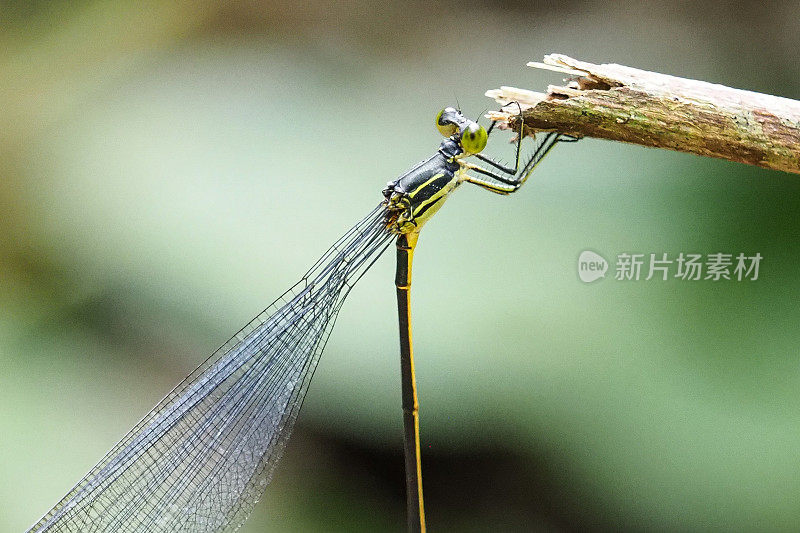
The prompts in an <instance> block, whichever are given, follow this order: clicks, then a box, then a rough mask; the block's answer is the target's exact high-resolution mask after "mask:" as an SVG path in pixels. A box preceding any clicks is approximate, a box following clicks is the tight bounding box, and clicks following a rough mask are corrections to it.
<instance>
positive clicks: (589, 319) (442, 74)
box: [0, 0, 800, 532]
mask: <svg viewBox="0 0 800 533" xmlns="http://www.w3.org/2000/svg"><path fill="white" fill-rule="evenodd" d="M0 16H1V17H2V29H1V30H0V43H2V50H3V52H2V54H1V55H0V79H1V80H2V81H0V365H1V366H0V479H1V480H2V481H3V482H2V483H0V531H9V532H13V531H22V530H24V529H25V528H26V527H28V526H29V525H30V524H32V523H33V522H35V521H36V520H37V519H38V518H39V516H41V515H42V514H43V513H44V512H45V511H46V510H47V509H49V508H50V507H51V506H52V505H53V504H54V503H56V501H58V500H59V499H60V498H61V497H62V496H63V495H64V494H65V493H66V491H67V490H68V489H69V488H70V487H71V486H72V485H73V484H74V483H75V482H77V481H78V480H79V479H80V478H81V476H83V474H84V473H85V472H86V471H87V470H88V469H89V468H90V467H91V466H92V465H93V464H94V463H95V462H96V461H97V460H99V459H100V458H101V457H102V455H103V454H104V453H105V452H106V451H107V450H108V449H109V448H110V447H111V446H112V445H113V444H114V443H115V442H116V441H117V440H118V439H119V438H120V437H122V435H124V433H125V432H126V431H127V430H128V429H129V428H130V427H131V426H132V425H133V424H134V423H135V422H136V421H137V420H138V419H139V418H140V417H141V416H142V415H144V414H145V413H146V412H147V410H148V409H149V408H150V407H151V406H152V405H154V404H155V403H156V402H157V401H158V400H159V399H160V398H161V397H162V396H163V395H164V394H165V393H166V392H167V391H168V390H170V389H171V387H172V386H173V385H174V384H175V383H177V382H178V381H179V380H180V379H181V378H182V377H183V376H184V375H185V374H187V373H188V372H189V371H190V370H192V369H193V368H194V366H196V365H197V364H198V363H200V362H201V361H202V360H203V359H205V357H206V356H207V355H208V354H209V353H211V352H212V351H213V350H214V349H215V348H216V347H217V346H218V345H219V344H221V343H222V342H223V341H225V340H226V339H227V338H228V336H229V335H230V334H231V333H233V332H234V331H236V330H237V329H238V328H239V327H240V326H241V325H242V324H244V323H245V322H247V321H248V320H249V319H250V318H251V317H252V316H254V315H255V314H256V313H257V312H259V311H260V310H261V309H262V308H263V307H265V306H266V305H267V304H268V303H269V302H271V301H272V300H273V299H274V298H275V297H276V296H277V295H279V294H280V293H282V292H283V290H284V289H285V288H286V287H288V286H289V285H291V284H292V283H293V282H294V281H295V280H296V279H297V278H298V276H299V275H301V274H302V273H303V272H305V270H306V269H307V267H308V266H310V265H311V264H312V263H313V262H314V261H315V260H316V259H317V257H318V255H319V254H321V253H322V252H323V251H324V250H325V249H326V248H327V246H328V245H329V244H330V243H331V242H333V241H334V240H335V239H336V238H337V237H338V236H339V235H340V234H341V233H342V232H343V231H344V230H345V229H347V228H348V227H349V226H350V225H351V224H352V223H354V222H355V221H356V220H358V219H359V218H360V217H361V216H363V214H365V213H366V212H367V211H369V210H370V209H371V208H372V206H374V205H375V204H376V202H377V201H379V199H380V190H381V188H382V187H383V186H384V184H385V183H386V181H388V180H390V179H392V178H394V177H395V176H396V175H398V174H399V173H401V172H402V171H404V170H405V169H406V168H408V167H409V166H410V165H412V164H413V163H415V162H416V161H418V160H420V159H422V158H423V157H426V156H427V155H428V154H430V153H431V152H432V151H433V150H434V149H435V148H436V146H437V145H438V142H439V139H440V137H439V134H438V133H437V131H436V129H435V128H434V126H433V119H434V117H435V114H436V113H437V112H438V110H439V109H441V108H442V107H444V106H445V105H452V104H454V103H455V102H456V101H458V102H459V103H460V106H461V108H462V109H463V110H465V111H466V112H467V113H469V114H471V115H473V116H477V115H478V114H479V113H481V112H482V111H483V110H485V109H486V108H487V107H488V108H493V107H495V105H494V103H493V102H491V101H489V100H488V99H486V98H485V97H484V96H483V93H484V91H485V90H486V89H490V88H495V87H498V86H500V85H516V86H519V87H525V88H531V89H537V90H541V89H543V88H544V87H545V86H546V85H547V84H548V83H559V82H560V77H559V76H558V75H554V74H552V73H545V72H539V71H535V70H533V69H529V68H526V67H525V62H526V61H529V60H541V57H542V56H543V55H544V54H546V53H550V52H561V53H565V54H568V55H571V56H573V57H576V58H579V59H583V60H587V61H593V62H598V63H599V62H616V63H621V64H627V65H630V66H635V67H639V68H644V69H650V70H656V71H660V72H665V73H671V74H676V75H680V76H685V77H691V78H700V79H705V80H708V81H712V82H718V83H723V84H727V85H732V86H736V87H741V88H745V89H751V90H756V91H762V92H767V93H772V94H779V95H782V96H787V97H790V98H799V97H800V61H798V56H797V50H798V49H800V7H799V6H798V4H797V3H796V2H771V3H769V4H761V3H752V4H742V3H738V2H730V3H725V2H666V3H659V4H658V5H656V4H655V3H652V4H647V3H645V4H640V3H638V2H629V1H621V2H614V3H594V2H582V1H569V0H566V1H563V0H562V1H561V2H537V3H531V4H528V3H526V2H520V1H516V2H466V3H465V2H458V3H443V4H429V3H427V2H421V1H416V0H412V1H410V2H402V3H397V4H388V5H387V4H385V3H381V2H374V1H373V2H366V3H365V2H344V3H341V2H328V1H325V0H321V1H318V0H312V1H309V2H304V3H299V4H295V3H292V2H285V3H282V2H267V3H262V2H256V1H248V0H234V1H222V0H201V1H194V2H188V1H186V2H175V3H162V2H152V1H148V2H129V1H123V2H91V1H83V2H68V1H49V2H45V1H33V2H20V3H17V2H2V3H0ZM507 138H508V134H507V133H501V134H499V135H498V136H497V138H494V140H493V144H492V145H491V147H490V151H491V152H492V153H498V152H500V153H503V154H505V158H506V159H510V157H511V151H510V150H511V149H510V147H508V146H506V145H505V143H504V142H503V141H504V139H507ZM799 209H800V180H798V177H797V176H794V175H789V174H782V173H779V172H771V171H766V170H761V169H757V168H750V167H746V166H743V165H736V164H732V163H728V162H724V161H717V160H708V159H702V158H699V157H695V156H690V155H685V154H679V153H672V152H667V151H657V150H651V149H645V148H641V147H636V146H625V145H621V144H615V143H610V142H601V141H595V140H584V141H582V142H580V143H577V144H573V145H564V146H560V147H558V149H557V150H554V152H553V154H552V155H551V156H550V157H549V158H548V159H547V160H546V161H545V162H544V163H543V164H542V165H541V167H540V169H539V170H538V171H537V173H536V174H535V177H534V178H533V179H532V180H531V181H530V182H529V183H528V184H527V185H526V187H525V188H524V189H523V190H522V191H521V192H520V193H519V194H517V195H515V196H513V197H508V198H503V197H499V196H495V195H491V194H488V193H486V192H484V191H481V190H478V189H475V188H469V187H464V188H462V189H461V190H460V191H459V192H458V194H457V195H455V197H454V198H453V199H452V200H451V201H450V202H448V205H447V207H446V208H445V209H443V210H442V211H441V213H440V214H439V215H438V216H437V217H436V218H437V220H436V221H435V222H433V223H431V224H430V225H429V226H428V227H426V230H425V232H424V233H423V237H422V239H421V240H420V247H419V249H418V252H417V262H416V266H415V278H414V281H415V290H414V302H413V306H414V307H413V309H414V320H415V328H416V329H415V342H416V348H417V366H418V379H419V388H420V399H421V403H422V418H421V420H422V437H423V441H424V448H423V454H424V457H423V458H424V470H425V489H426V493H425V498H426V504H427V512H428V522H429V527H430V529H431V531H485V530H489V529H494V530H500V531H535V530H547V531H572V530H609V529H615V530H626V531H638V530H641V531H644V530H647V531H653V530H664V531H674V530H725V531H733V530H741V531H753V530H762V531H778V530H787V531H791V530H795V531H796V530H798V529H800V505H799V504H798V503H799V502H800V394H799V393H798V390H800V353H798V346H800V343H798V328H797V324H798V319H800V309H798V306H797V295H798V288H799V285H800V282H799V281H798V276H797V272H798V270H797V264H798V261H800V250H798V247H797V242H798V236H799V234H800V222H798V219H797V212H798V210H799ZM585 249H591V250H595V251H597V252H600V253H601V254H603V255H605V257H606V258H607V259H610V260H613V258H614V257H615V255H616V254H617V253H620V252H639V253H646V254H649V253H661V252H669V253H670V254H677V253H678V252H701V253H713V252H720V251H722V252H729V253H738V252H745V253H748V254H754V253H756V252H759V253H761V254H762V255H763V256H764V259H763V261H762V265H761V272H760V279H759V280H758V281H756V282H735V281H729V282H717V283H713V282H685V281H679V280H670V281H667V282H661V281H651V282H645V281H639V282H628V283H625V282H620V281H615V280H613V279H611V278H609V279H605V280H603V281H599V282H597V283H594V284H591V285H586V284H583V283H581V282H580V281H579V279H578V277H577V272H576V260H577V257H578V254H579V253H580V252H581V251H583V250H585ZM392 280H393V261H392V257H391V254H387V256H385V257H384V258H383V259H382V260H381V261H380V262H379V263H378V264H377V265H376V266H375V267H374V268H373V270H372V271H371V272H370V273H369V274H368V275H366V276H365V277H364V278H363V279H362V281H361V282H360V284H359V286H357V288H356V289H355V290H354V291H353V293H352V294H351V296H350V298H349V301H348V302H347V304H346V305H345V307H344V309H343V311H342V313H341V315H340V319H339V322H338V324H337V327H336V329H335V330H334V333H333V336H332V338H331V340H330V343H329V345H328V348H327V350H326V353H325V355H324V357H323V358H322V361H321V363H320V366H319V369H318V370H317V373H316V377H315V380H314V383H313V384H312V386H311V389H310V391H309V394H308V397H307V400H306V403H305V407H304V409H303V412H302V414H301V417H300V419H299V422H298V426H297V429H296V431H295V435H294V437H293V439H292V441H291V442H290V444H289V447H288V449H287V453H286V455H285V457H284V459H283V461H282V463H281V464H280V465H279V467H278V470H277V472H276V475H275V478H274V481H273V482H272V484H271V485H270V487H269V490H268V492H267V495H266V497H265V498H264V499H263V500H262V501H261V502H260V503H259V504H258V506H257V508H256V510H255V512H254V515H253V517H252V518H251V520H250V521H249V522H248V523H247V524H246V526H245V527H244V528H243V529H242V531H248V532H255V531H267V530H274V531H402V530H404V527H405V516H404V512H405V506H404V487H403V459H402V444H401V436H402V423H401V414H400V408H399V402H400V394H399V377H398V374H399V364H398V354H397V352H398V348H397V339H396V331H395V328H396V322H395V321H396V315H395V313H396V311H395V309H394V288H393V284H392Z"/></svg>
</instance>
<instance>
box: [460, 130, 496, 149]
mask: <svg viewBox="0 0 800 533" xmlns="http://www.w3.org/2000/svg"><path fill="white" fill-rule="evenodd" d="M488 140H489V134H488V133H486V130H485V129H484V127H483V126H481V125H479V124H476V123H475V122H472V123H471V124H469V125H468V126H467V127H466V128H464V131H462V132H461V147H462V148H463V149H464V151H465V152H467V153H470V154H477V153H478V152H480V151H481V150H483V149H484V148H486V142H487V141H488Z"/></svg>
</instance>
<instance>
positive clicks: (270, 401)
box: [29, 107, 576, 533]
mask: <svg viewBox="0 0 800 533" xmlns="http://www.w3.org/2000/svg"><path fill="white" fill-rule="evenodd" d="M436 126H437V128H438V129H439V132H440V133H441V134H442V135H443V136H444V140H443V141H442V142H441V144H440V146H439V149H438V151H437V152H436V153H435V154H434V155H432V156H431V157H430V158H428V159H426V160H424V161H422V162H420V163H418V164H417V165H416V166H414V167H413V168H411V169H410V170H409V171H408V172H406V173H405V174H403V175H402V176H400V177H399V178H398V179H396V180H394V181H391V182H389V183H388V185H387V186H386V188H385V189H384V190H383V200H382V201H381V203H380V204H379V205H378V206H377V207H375V208H374V209H373V210H372V211H371V212H370V213H369V214H368V215H367V216H366V217H364V218H363V219H362V220H361V221H360V222H358V223H357V224H356V225H355V226H353V227H352V228H351V229H350V230H348V231H347V232H346V233H345V234H344V235H342V237H341V238H339V240H337V241H336V242H335V243H334V244H333V245H332V246H331V247H330V249H329V250H328V251H327V252H326V253H325V254H324V255H323V256H322V257H321V258H320V259H319V260H318V261H317V262H316V263H315V264H314V265H313V266H312V267H311V268H310V269H309V271H308V272H306V274H305V275H304V276H303V277H302V278H301V279H300V281H299V282H298V283H296V284H295V285H294V286H293V287H291V288H290V289H289V290H288V291H286V292H285V293H284V294H283V295H282V296H281V297H279V298H278V299H277V300H276V301H275V302H273V304H272V305H271V306H270V307H268V308H267V309H266V310H264V311H263V312H262V313H261V314H259V315H258V316H256V317H255V318H254V319H253V320H252V321H251V322H250V323H248V324H247V325H246V326H245V327H244V328H242V329H241V330H240V331H239V332H238V333H237V334H236V335H234V336H233V337H232V338H231V339H230V340H229V341H228V342H226V343H225V344H224V345H223V346H222V347H220V348H219V349H218V350H217V351H216V352H214V354H212V355H211V356H210V357H209V358H208V359H207V360H206V361H205V362H204V363H202V364H201V365H200V366H199V367H198V368H197V369H195V370H194V371H193V372H192V373H191V374H189V375H188V376H187V377H186V378H185V379H184V380H183V381H182V382H181V383H180V384H179V385H178V386H177V387H175V389H173V391H172V392H170V393H169V394H168V395H167V396H166V397H165V398H164V399H163V400H161V402H159V403H158V405H156V406H155V407H154V408H153V409H152V410H151V411H150V412H149V413H148V414H147V415H146V416H145V417H144V418H143V419H142V420H141V421H140V422H139V423H138V424H137V425H136V426H135V427H134V428H133V429H132V430H131V431H130V432H129V433H128V434H127V435H126V436H125V437H124V438H123V439H122V440H121V441H120V442H119V443H118V444H117V445H116V446H114V448H113V449H112V450H111V451H109V452H108V453H107V454H106V456H105V457H103V459H101V460H100V462H99V463H97V465H95V467H94V468H92V470H91V471H90V472H89V473H88V474H86V476H85V477H84V478H83V479H82V480H81V481H79V482H78V484H77V485H75V487H73V488H72V489H71V490H70V491H69V493H67V495H66V496H64V498H63V499H62V500H61V501H60V502H59V503H58V504H56V506H55V507H53V508H52V509H51V510H50V511H49V512H48V513H47V514H46V515H45V516H44V517H42V518H41V520H39V522H37V523H36V524H35V525H34V526H33V527H31V528H30V530H29V531H30V532H54V533H55V532H58V533H62V532H75V533H78V532H81V533H85V532H101V531H102V532H106V531H123V532H148V533H155V532H175V531H186V532H221V531H232V530H235V529H237V528H238V527H239V526H241V524H242V523H243V522H244V521H245V520H246V518H247V516H248V515H249V514H250V512H251V511H252V508H253V506H254V505H255V503H256V502H257V501H258V499H259V498H260V497H261V495H262V494H263V492H264V491H265V490H266V487H267V485H268V484H269V482H270V479H271V477H272V474H273V471H274V469H275V466H276V464H277V463H278V461H279V459H280V457H281V454H282V452H283V450H284V448H285V446H286V443H287V441H288V439H289V436H290V434H291V431H292V428H293V426H294V423H295V421H296V419H297V416H298V413H299V410H300V407H301V405H302V403H303V398H304V397H305V393H306V391H307V389H308V386H309V383H310V381H311V379H312V377H313V375H314V370H315V369H316V366H317V363H318V361H319V357H320V355H321V353H322V350H323V348H324V347H325V343H326V341H327V339H328V336H329V334H330V332H331V329H332V327H333V324H334V322H335V318H336V316H337V314H338V312H339V310H340V308H341V306H342V304H343V303H344V300H345V298H346V297H347V295H348V293H349V292H350V289H351V288H352V287H353V285H354V284H355V283H356V281H358V279H359V278H360V277H361V276H362V275H363V274H364V273H365V272H366V271H367V269H369V267H370V266H371V265H372V264H373V263H374V262H375V261H376V260H377V259H378V258H379V257H380V256H381V254H382V253H383V252H385V251H386V249H387V248H388V247H389V245H390V244H391V241H392V240H395V241H396V248H397V269H396V277H395V285H396V289H397V303H398V316H399V326H400V352H401V376H402V405H403V420H404V435H405V437H404V450H405V462H406V490H407V512H408V524H409V529H410V530H412V531H424V530H425V511H424V505H423V497H422V467H421V457H420V441H419V417H418V401H417V390H416V383H415V376H414V356H413V348H412V343H411V321H410V287H411V269H412V268H411V267H412V259H413V252H414V247H415V246H416V243H417V239H418V236H419V232H420V230H421V229H422V227H423V225H424V224H425V223H426V222H427V221H428V220H429V219H430V218H431V217H432V216H433V215H434V214H435V213H436V211H438V210H439V208H441V206H442V204H443V203H444V201H445V200H446V199H447V198H448V197H449V195H450V194H451V193H452V192H453V191H454V190H455V189H456V188H458V187H459V186H460V185H461V184H463V183H472V184H474V185H478V186H479V187H482V188H484V189H487V190H489V191H491V192H494V193H498V194H510V193H513V192H515V191H516V190H518V189H519V188H520V187H521V186H522V185H523V184H524V183H525V181H526V180H527V179H528V177H529V176H530V174H531V173H532V172H533V170H534V168H535V167H536V165H537V164H538V163H539V162H540V161H541V160H542V159H543V158H544V156H545V155H547V153H548V152H549V151H550V150H551V149H552V148H553V146H555V144H556V143H558V142H560V141H573V140H576V139H575V138H573V137H568V136H564V135H561V134H558V133H555V132H546V133H545V134H544V136H543V138H542V139H541V141H540V142H539V143H538V145H537V148H536V149H535V151H534V152H533V154H532V155H531V156H530V157H529V158H528V159H527V160H526V162H525V163H524V164H520V146H521V144H522V138H523V136H522V134H523V131H522V128H523V126H522V121H520V130H519V132H518V139H517V143H516V144H517V147H516V163H515V165H514V166H513V167H509V166H505V165H502V164H500V163H497V162H495V161H493V160H492V159H490V158H488V157H486V156H484V155H482V154H481V152H482V150H483V149H484V148H485V146H486V144H487V142H488V137H489V134H490V133H491V131H492V129H493V127H494V123H493V124H492V126H490V127H489V128H488V130H487V129H484V128H483V126H480V125H479V124H478V123H477V122H475V121H473V120H471V119H469V118H467V117H466V116H464V115H463V114H462V113H461V112H460V111H459V110H457V109H455V108H452V107H448V108H445V109H443V110H442V111H441V112H440V113H439V114H438V116H437V117H436ZM474 160H477V161H478V163H474V162H473V161H474ZM476 174H477V175H476Z"/></svg>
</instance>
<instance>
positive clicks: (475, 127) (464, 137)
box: [436, 107, 489, 154]
mask: <svg viewBox="0 0 800 533" xmlns="http://www.w3.org/2000/svg"><path fill="white" fill-rule="evenodd" d="M436 128H437V129H438V130H439V133H441V134H442V135H443V136H444V137H457V138H456V139H455V140H457V141H458V143H459V144H460V145H461V148H462V149H463V150H464V152H466V153H468V154H477V153H478V152H480V151H481V150H483V149H484V148H485V147H486V142H487V140H488V139H489V134H488V133H487V132H486V129H484V127H483V126H481V125H480V124H478V123H477V122H475V121H474V120H471V119H468V118H467V117H465V116H464V115H463V114H462V113H461V111H459V110H458V109H456V108H454V107H445V108H444V109H442V110H441V111H439V114H438V115H436Z"/></svg>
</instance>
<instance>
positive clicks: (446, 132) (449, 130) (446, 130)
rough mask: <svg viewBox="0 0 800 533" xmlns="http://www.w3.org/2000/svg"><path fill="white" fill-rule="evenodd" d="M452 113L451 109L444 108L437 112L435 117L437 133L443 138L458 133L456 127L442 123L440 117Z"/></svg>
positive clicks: (448, 123)
mask: <svg viewBox="0 0 800 533" xmlns="http://www.w3.org/2000/svg"><path fill="white" fill-rule="evenodd" d="M453 111H455V110H454V109H453V108H451V107H446V108H444V109H442V110H441V111H439V114H438V115H436V129H438V130H439V133H441V134H442V135H443V136H444V137H450V136H452V135H455V134H456V132H457V131H458V126H456V125H455V124H453V123H452V122H442V115H444V114H445V113H447V114H450V113H451V112H453Z"/></svg>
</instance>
